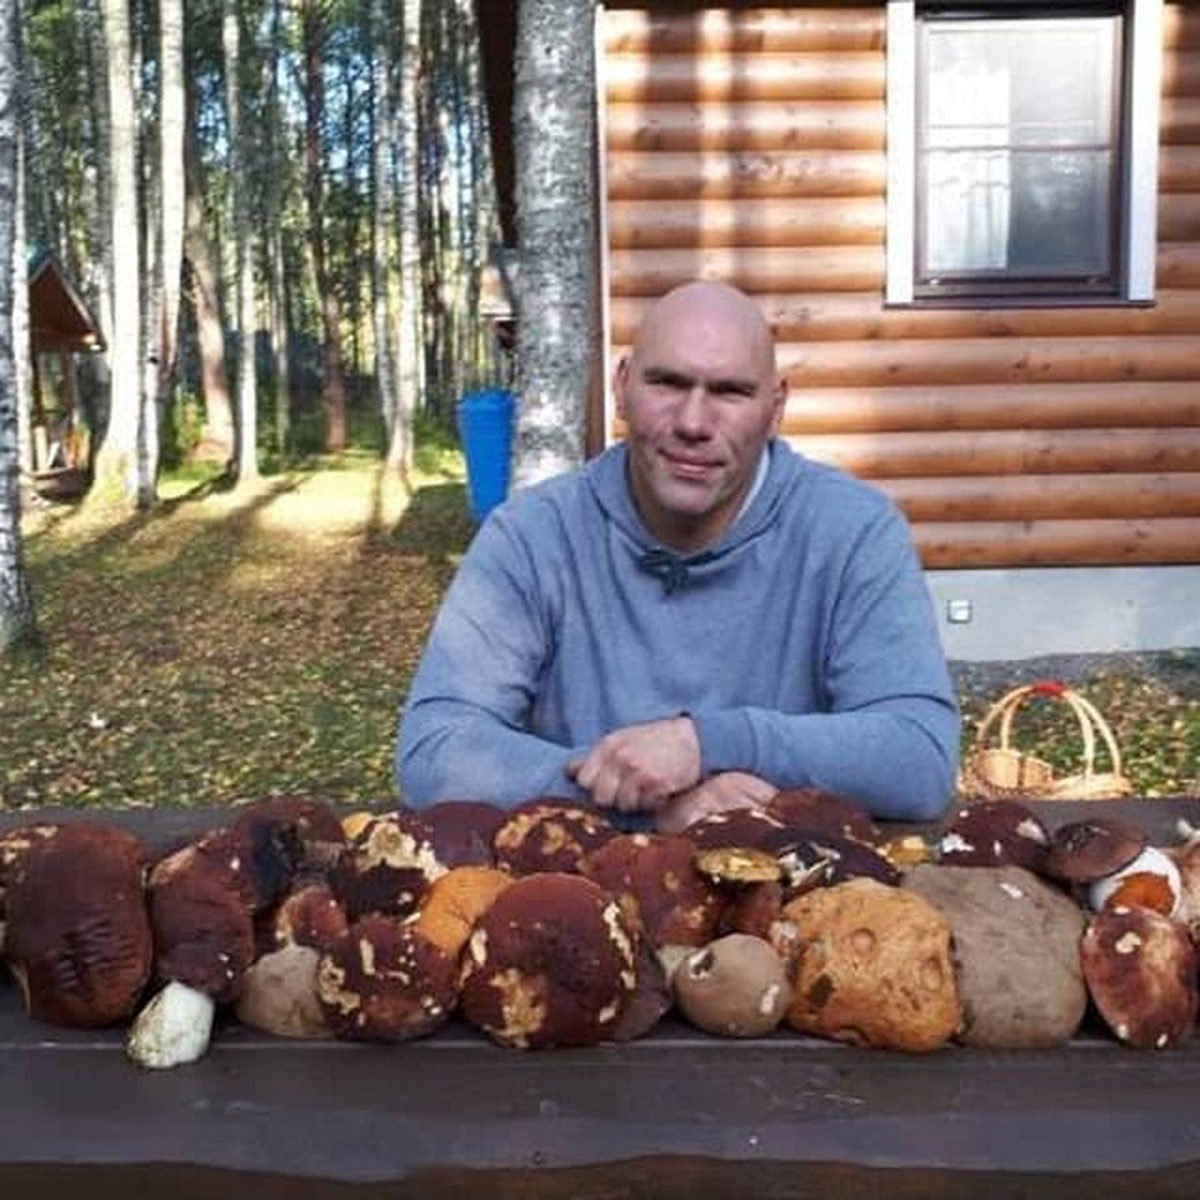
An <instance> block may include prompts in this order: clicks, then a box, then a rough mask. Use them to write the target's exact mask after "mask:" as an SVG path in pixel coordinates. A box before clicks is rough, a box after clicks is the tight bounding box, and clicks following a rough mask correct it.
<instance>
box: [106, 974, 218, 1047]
mask: <svg viewBox="0 0 1200 1200" xmlns="http://www.w3.org/2000/svg"><path fill="white" fill-rule="evenodd" d="M215 1012H216V1005H215V1004H214V1003H213V999H212V997H211V996H209V995H206V994H205V993H204V992H201V991H199V990H197V989H196V988H192V987H188V986H187V985H186V984H183V983H176V982H174V981H171V982H169V983H168V984H167V985H166V986H165V987H164V988H163V989H162V990H161V991H160V992H159V993H158V994H157V995H156V996H155V997H154V998H153V999H152V1000H151V1001H150V1003H149V1004H147V1005H146V1007H145V1008H143V1009H142V1011H141V1012H140V1013H138V1015H137V1017H136V1019H135V1020H134V1022H133V1025H132V1026H131V1027H130V1030H129V1036H128V1038H127V1039H126V1042H125V1053H126V1054H127V1055H128V1056H129V1058H130V1059H131V1060H132V1061H133V1062H134V1063H136V1064H137V1065H138V1066H139V1067H149V1068H152V1069H165V1068H169V1067H178V1066H182V1065H184V1064H185V1063H190V1062H195V1061H196V1060H197V1059H198V1058H201V1057H203V1055H204V1053H205V1052H206V1051H207V1050H208V1043H209V1039H210V1038H211V1037H212V1024H213V1015H214V1013H215Z"/></svg>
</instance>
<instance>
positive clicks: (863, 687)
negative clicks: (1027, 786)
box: [691, 507, 959, 820]
mask: <svg viewBox="0 0 1200 1200" xmlns="http://www.w3.org/2000/svg"><path fill="white" fill-rule="evenodd" d="M824 649H825V653H824V657H823V661H822V663H821V676H822V679H823V683H824V691H825V701H826V703H825V705H824V709H823V711H821V712H816V713H803V714H801V713H788V712H779V711H774V710H770V709H766V708H758V707H739V708H730V709H725V710H722V711H715V712H697V713H693V714H691V715H692V718H693V720H694V722H695V725H696V730H697V734H698V736H699V740H700V748H701V755H702V760H703V771H704V774H705V775H706V776H707V775H710V774H715V773H717V772H719V771H729V770H741V771H748V772H750V773H752V774H754V775H758V776H760V777H761V778H763V779H767V780H770V781H771V782H772V783H774V784H775V785H776V786H778V787H821V788H825V789H828V790H830V791H834V792H838V793H841V794H842V795H845V796H850V797H853V798H855V799H857V800H859V801H860V802H862V803H863V804H865V805H866V807H867V808H868V809H869V810H870V811H871V812H872V813H873V814H874V815H875V816H878V817H882V818H892V819H897V820H930V819H933V818H935V817H937V816H938V815H940V813H941V812H942V811H943V810H944V808H945V806H946V803H947V801H948V800H949V797H950V794H951V790H952V788H953V785H954V775H955V770H956V767H957V763H958V742H959V718H958V708H957V704H956V702H955V697H954V690H953V686H952V684H951V681H950V676H949V672H948V670H947V667H946V661H945V657H944V655H943V653H942V648H941V642H940V640H939V637H938V632H937V626H936V623H935V621H934V615H933V606H932V602H931V600H930V597H929V592H928V590H927V588H926V585H925V580H924V577H923V576H922V574H921V568H920V565H919V563H918V561H917V557H916V553H915V551H914V550H913V547H912V542H911V538H910V536H909V532H908V527H907V525H906V524H905V522H904V520H903V518H902V517H901V516H900V515H899V513H898V512H896V511H895V510H894V509H891V508H890V507H889V508H888V509H887V510H886V515H885V516H884V517H883V518H882V519H880V520H877V521H875V522H872V523H871V524H870V525H868V527H867V529H866V530H865V531H864V533H863V534H862V536H861V537H860V538H859V539H858V542H857V544H856V545H855V546H854V547H853V548H852V550H851V552H850V553H849V555H848V556H847V559H846V562H845V565H844V566H843V569H842V572H841V576H840V580H839V588H838V593H837V596H836V598H835V600H834V603H833V607H832V611H831V616H830V619H829V627H828V629H827V632H826V636H825V647H824ZM797 669H800V668H799V665H798V666H797Z"/></svg>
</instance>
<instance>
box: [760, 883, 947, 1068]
mask: <svg viewBox="0 0 1200 1200" xmlns="http://www.w3.org/2000/svg"><path fill="white" fill-rule="evenodd" d="M783 912H784V917H785V918H787V919H788V920H790V921H792V922H793V923H794V929H795V935H796V936H795V948H794V954H795V970H794V973H793V976H794V980H795V983H794V987H795V991H794V995H793V1000H792V1006H791V1008H790V1009H789V1011H788V1021H789V1022H790V1023H791V1025H792V1026H793V1027H794V1028H796V1029H799V1030H800V1031H801V1032H803V1033H811V1034H816V1035H818V1036H821V1037H829V1038H833V1039H834V1040H836V1041H843V1042H851V1043H853V1044H855V1045H864V1046H878V1047H882V1048H885V1049H892V1050H907V1051H910V1052H914V1053H915V1052H924V1051H930V1050H935V1049H937V1048H938V1047H939V1046H941V1045H943V1044H944V1043H945V1042H947V1041H948V1040H949V1039H950V1037H951V1036H952V1035H953V1034H954V1033H955V1031H956V1030H957V1029H958V1027H959V1024H960V1021H961V1017H962V1013H961V1009H960V1006H959V998H958V989H957V985H956V982H955V974H954V964H953V961H952V959H951V956H950V936H951V933H950V924H949V922H948V921H947V920H946V919H945V917H943V916H942V915H941V913H939V912H938V910H937V909H936V908H934V906H933V905H932V904H930V903H929V901H928V900H925V899H923V898H922V897H920V896H918V895H916V894H915V893H913V892H907V891H902V890H901V889H900V888H896V887H888V886H886V885H885V884H881V883H878V882H876V881H875V880H874V879H852V880H850V881H848V882H847V883H841V884H838V885H837V886H835V887H820V888H816V889H814V890H813V891H810V892H806V893H805V894H804V895H802V896H798V897H796V899H794V900H792V901H790V902H789V903H788V904H787V905H786V906H785V908H784V910H783Z"/></svg>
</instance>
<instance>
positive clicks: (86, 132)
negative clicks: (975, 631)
mask: <svg viewBox="0 0 1200 1200" xmlns="http://www.w3.org/2000/svg"><path fill="white" fill-rule="evenodd" d="M483 2H487V0H483ZM590 7H591V6H590V3H589V2H588V0H536V3H525V4H523V12H522V16H523V18H525V17H526V15H527V13H528V12H531V11H533V10H537V11H538V18H539V20H540V19H542V18H544V19H545V22H546V24H545V26H544V28H545V29H546V30H549V31H550V35H551V36H553V33H554V31H555V30H558V31H559V32H560V34H561V37H560V40H561V41H562V42H563V43H564V45H566V44H567V41H568V39H569V38H570V37H572V36H574V37H579V36H583V37H584V38H585V40H586V37H587V36H588V30H589V29H590V25H589V24H588V22H586V21H581V16H582V15H584V14H585V10H586V11H590ZM3 12H4V14H5V20H6V21H7V20H11V21H12V22H13V24H12V27H11V28H8V27H6V28H5V30H4V31H3V32H4V33H5V36H4V37H3V38H0V45H3V47H5V50H6V53H5V54H4V55H3V56H0V98H3V99H4V100H6V102H0V163H2V162H4V161H8V160H9V159H10V158H11V164H12V170H11V175H4V174H3V173H2V172H0V200H3V199H4V198H5V196H9V197H10V198H11V199H12V201H13V205H12V211H13V213H14V214H15V217H16V220H15V221H13V222H11V223H5V222H0V261H7V259H8V258H11V261H12V262H13V263H14V265H15V270H14V272H13V277H12V279H11V280H7V279H5V280H4V281H2V282H0V310H6V309H7V307H8V306H11V307H12V309H13V312H14V323H13V330H12V342H11V346H15V347H16V348H18V350H19V349H20V348H21V347H22V346H24V345H25V344H27V341H28V326H27V322H28V314H27V313H25V314H24V315H23V314H22V309H21V301H22V297H23V296H24V294H25V293H26V290H27V284H26V282H25V279H24V277H23V275H22V272H23V270H24V269H25V268H26V267H27V265H28V261H29V258H30V255H31V249H32V251H34V252H39V253H40V252H43V251H49V252H50V253H52V254H53V255H54V257H55V259H56V260H57V261H58V262H59V263H60V264H61V265H62V267H63V269H64V271H65V273H66V275H67V277H68V278H69V279H70V280H71V281H72V282H73V283H74V284H75V286H76V287H77V288H78V289H79V291H80V293H81V296H82V297H83V298H84V300H85V301H86V303H87V304H88V306H89V307H90V308H91V310H92V312H93V314H94V315H95V316H96V318H97V321H98V324H99V326H100V329H101V332H102V335H103V339H104V342H105V345H106V347H107V348H106V350H105V352H104V353H97V354H89V355H83V356H76V357H73V358H71V359H69V360H67V361H66V362H65V363H64V362H59V361H46V362H43V363H42V364H40V366H41V368H42V370H41V372H40V375H39V378H40V382H41V402H42V404H43V405H44V406H45V407H46V408H47V409H48V410H49V412H50V413H52V414H57V415H58V416H59V417H60V418H62V419H63V420H64V421H65V422H66V425H67V427H66V428H64V430H63V431H62V432H63V433H64V434H65V435H66V436H67V438H68V439H69V440H71V442H72V444H73V446H74V448H75V450H76V452H79V453H82V455H83V456H84V457H85V458H86V460H87V463H88V468H89V469H88V472H87V474H88V477H89V478H90V481H91V488H90V491H89V492H88V494H87V498H86V500H85V502H84V503H82V504H79V505H62V504H56V503H49V502H46V501H43V500H40V499H39V498H38V495H37V491H36V489H34V488H33V487H31V486H28V485H30V484H31V483H32V482H33V481H34V476H33V474H32V471H33V466H34V458H35V446H34V444H33V436H32V429H33V426H34V422H33V420H32V405H33V398H32V395H33V389H32V380H31V373H30V370H29V368H30V363H29V362H28V360H27V356H25V355H24V354H22V353H17V354H15V356H12V359H11V362H12V368H13V369H14V370H15V375H14V376H13V377H12V378H11V379H6V378H0V396H2V397H7V398H10V399H11V398H15V401H16V403H15V404H11V403H10V404H9V405H8V406H7V409H6V408H5V406H4V405H0V451H5V450H7V452H8V455H7V457H8V459H10V460H11V462H12V466H13V469H12V471H11V472H8V471H5V472H0V484H2V485H3V486H2V487H0V510H3V511H5V512H7V513H8V514H9V515H10V517H11V516H12V515H13V514H16V515H18V517H19V519H20V527H19V530H17V531H16V532H17V533H18V534H19V536H14V529H15V523H14V522H12V521H10V522H9V524H8V525H7V526H5V525H3V523H0V601H3V603H0V632H3V634H4V637H3V638H0V642H2V643H3V644H4V645H8V646H12V647H13V648H14V650H13V652H11V653H9V654H7V655H5V656H4V657H3V658H2V659H0V805H7V806H14V807H15V806H37V805H54V804H69V805H82V804H89V805H90V804H123V805H129V804H133V805H141V804H187V805H192V804H197V805H199V804H225V803H229V802H231V801H233V800H235V799H239V798H245V797H250V796H255V795H262V794H265V793H268V792H280V791H315V792H320V793H323V794H327V795H330V796H332V797H333V798H336V799H338V800H341V801H344V802H350V803H370V802H377V803H389V802H391V800H392V799H393V798H394V791H393V785H392V780H391V750H392V745H393V738H394V732H395V721H396V714H397V710H398V706H399V704H400V702H401V701H402V699H403V695H404V691H405V688H406V685H407V680H408V678H409V677H410V676H411V673H412V671H413V669H414V668H415V664H416V660H417V657H418V655H419V652H420V647H421V644H422V642H423V639H424V636H425V633H426V631H427V629H428V626H429V623H430V621H431V620H432V616H433V613H434V611H435V610H436V606H437V603H438V601H439V600H440V597H441V595H442V593H443V591H444V588H445V586H446V584H447V583H448V581H449V578H450V576H451V574H452V573H453V569H454V566H455V564H456V562H457V559H458V557H459V556H460V555H461V553H462V551H463V549H464V548H465V546H466V544H467V541H468V540H469V538H470V535H471V532H472V526H471V522H470V520H469V518H468V516H467V506H466V503H465V497H464V489H463V483H462V480H463V465H462V456H461V453H460V452H459V450H458V448H457V445H456V438H455V432H454V412H455V405H456V402H457V400H458V399H459V398H460V397H462V396H463V395H464V394H466V393H468V392H470V391H472V390H474V389H476V388H478V387H481V386H488V385H495V384H502V385H508V384H511V383H512V382H513V367H512V364H511V362H510V361H509V357H508V353H507V352H506V351H505V350H503V349H502V348H501V347H500V345H499V343H498V342H497V340H496V337H495V331H494V329H493V328H492V327H491V326H490V325H489V324H488V322H487V320H486V318H485V317H484V315H483V312H482V308H483V305H482V304H481V288H482V283H483V280H484V275H485V267H486V266H487V265H488V263H489V262H491V264H492V266H493V268H494V267H495V266H496V265H497V262H498V261H499V259H500V255H499V252H498V243H499V236H500V235H499V230H498V224H497V216H496V197H495V195H494V192H493V183H492V168H491V162H490V155H489V141H488V131H487V120H486V112H485V106H484V103H483V86H482V79H481V64H480V54H479V40H478V29H477V21H476V16H477V12H476V9H475V5H474V0H133V2H132V3H127V2H126V0H77V2H72V3H66V2H65V0H27V3H26V5H25V7H24V10H23V12H20V13H19V14H18V12H17V9H16V7H15V6H6V7H5V8H4V10H3ZM534 27H535V22H534V20H533V18H530V19H529V20H528V21H526V22H525V24H524V27H523V28H524V29H527V30H532V29H534ZM581 30H582V35H581V33H580V31H581ZM530 36H532V34H530ZM567 49H568V51H570V46H569V45H568V46H567ZM586 59H587V55H586V54H585V55H584V56H583V60H584V61H586ZM542 60H543V61H544V62H547V63H548V62H550V58H549V56H542ZM563 60H564V61H566V62H567V63H571V62H572V61H574V62H578V61H580V58H579V55H578V54H577V53H571V52H567V53H565V54H564V55H563ZM526 61H528V59H527V60H526ZM547 69H549V68H547ZM573 74H574V76H576V77H575V78H573V79H572V80H571V86H572V87H573V88H574V89H575V92H576V93H577V94H578V95H582V96H583V97H584V101H585V103H586V97H587V94H588V80H587V79H586V78H581V77H579V76H580V72H579V71H578V70H573ZM527 82H528V81H527ZM527 90H528V87H527ZM542 107H543V108H544V109H545V110H546V111H547V112H558V111H559V110H560V109H563V110H564V111H565V106H563V105H560V104H558V103H552V104H545V103H544V104H543V106H542ZM518 136H520V134H519V133H518ZM532 140H533V141H534V142H535V143H536V142H539V141H540V142H549V141H550V140H551V139H550V137H549V136H548V135H544V134H543V135H542V136H540V137H535V138H534V139H532ZM18 148H19V150H20V153H19V154H18V153H17V152H16V151H17V149H18ZM576 149H577V152H578V153H579V154H580V155H581V156H582V157H584V158H586V156H587V155H588V154H589V153H590V149H589V147H588V146H587V145H586V143H585V142H584V143H581V144H580V145H579V146H578V147H576ZM9 151H12V153H11V156H10V155H9V153H8V152H9ZM526 166H527V169H526V174H527V175H528V176H533V175H534V172H532V171H531V170H529V169H528V156H527V161H526ZM6 179H9V180H11V185H8V184H6V183H5V180H6ZM567 194H568V204H567V206H566V207H567V208H568V209H571V210H573V211H574V212H576V213H578V212H580V211H581V210H585V211H590V206H589V205H586V204H584V205H580V204H579V203H578V202H577V201H572V200H571V199H570V195H569V188H568V189H567ZM526 199H528V197H526ZM525 207H526V208H527V209H534V208H536V205H532V204H528V203H527V204H526V206H525ZM9 224H11V228H9V227H8V225H9ZM581 236H582V240H583V244H585V245H586V244H589V243H588V242H587V238H588V236H589V235H588V232H587V230H586V229H585V230H583V231H582V235H581ZM522 242H523V244H526V245H539V244H541V245H546V246H549V245H552V244H557V240H556V239H548V238H542V239H539V238H538V237H537V235H536V234H530V231H529V226H528V225H526V227H525V229H524V231H523V235H522ZM565 252H566V253H568V254H569V246H566V247H565ZM6 256H7V257H6ZM527 265H528V264H525V263H523V266H522V270H523V271H524V270H525V269H526V266H527ZM6 274H7V273H4V272H0V276H6ZM569 274H570V272H566V271H563V270H562V269H561V266H560V267H559V268H557V269H556V270H554V271H551V272H550V275H551V276H554V275H557V276H566V275H569ZM5 282H7V283H8V286H9V288H10V289H11V290H10V291H9V292H8V294H7V295H4V294H3V290H4V283H5ZM577 282H578V283H579V284H580V286H581V288H582V290H583V291H585V292H586V291H587V284H586V280H583V281H577ZM528 290H529V292H530V293H531V295H530V296H527V297H526V299H527V301H529V303H527V305H526V308H527V310H530V311H531V310H532V299H533V298H534V297H536V298H538V299H540V300H542V301H543V302H547V303H552V302H553V301H554V297H553V296H552V295H550V294H549V292H548V289H547V288H546V287H545V286H538V287H534V286H532V285H530V287H529V289H528ZM561 307H562V306H560V311H561ZM22 319H24V321H25V322H26V324H25V325H22ZM522 321H523V324H525V325H526V327H527V329H528V330H534V332H533V333H532V334H531V335H530V336H531V340H534V341H536V340H537V333H536V326H535V323H534V322H533V321H532V320H529V319H528V314H527V313H526V312H523V313H522ZM560 323H561V322H560ZM562 336H563V337H564V339H565V341H566V343H567V345H568V346H570V344H571V330H570V328H569V327H567V328H565V329H564V330H563V334H562ZM576 341H577V342H578V345H579V346H583V345H585V342H584V339H576ZM244 351H246V352H244ZM545 357H546V358H549V359H553V357H554V355H553V354H549V353H548V354H546V355H545ZM0 366H2V362H0ZM578 366H579V364H578V363H573V362H572V361H571V359H570V357H569V355H567V356H565V357H563V359H562V361H561V362H560V364H559V369H560V370H562V371H564V372H565V373H566V375H567V376H568V377H570V376H572V375H575V376H581V375H582V372H581V371H580V370H579V369H578ZM56 372H57V373H56ZM65 372H70V378H68V377H67V376H66V374H65ZM524 382H525V388H524V393H525V400H524V406H528V403H529V397H530V395H531V394H532V392H533V390H534V383H535V382H536V381H534V380H532V378H531V377H530V376H529V375H526V377H525V380H524ZM71 398H74V399H75V400H76V403H74V404H68V403H67V401H68V400H69V399H71ZM541 423H542V425H544V426H547V427H552V426H553V427H557V428H559V429H563V428H571V427H572V425H573V422H572V421H571V419H570V417H569V414H567V415H565V416H564V415H563V414H561V413H560V414H558V418H557V420H552V421H549V422H547V421H542V422H541ZM578 424H579V423H578V422H575V423H574V425H578ZM0 457H2V455H0ZM22 468H23V470H24V476H23V478H24V480H25V483H26V485H27V486H26V487H25V489H24V497H25V504H24V508H23V510H22V508H21V507H20V505H19V497H20V495H21V490H20V489H19V488H18V486H17V479H18V478H19V475H18V470H19V469H22ZM41 482H42V483H46V482H48V481H47V480H45V479H43V480H42V481H41ZM42 490H43V491H45V490H48V489H47V488H45V487H43V489H42ZM22 514H23V515H22ZM6 529H7V531H8V532H7V534H6ZM35 598H36V615H35V603H34V601H35ZM956 670H957V673H958V681H959V684H960V692H961V695H962V698H963V708H964V721H965V723H966V724H965V730H966V734H967V739H968V742H969V739H970V736H971V731H972V729H973V725H974V722H975V720H977V719H978V717H979V716H980V715H981V713H982V711H983V709H984V708H986V705H987V703H988V701H989V700H991V699H994V698H995V697H996V696H997V695H998V694H999V693H1000V691H1002V690H1004V687H1006V686H1007V685H1008V684H1010V683H1013V682H1017V681H1019V680H1020V679H1023V678H1033V677H1037V675H1039V674H1045V673H1047V672H1048V671H1051V670H1052V671H1053V672H1054V673H1057V674H1062V675H1067V676H1068V677H1070V678H1072V679H1073V680H1074V681H1075V682H1077V683H1079V684H1080V685H1081V686H1084V687H1086V688H1087V689H1088V691H1089V694H1090V695H1091V696H1092V698H1093V699H1095V700H1096V701H1097V703H1098V704H1099V705H1100V707H1101V708H1102V710H1104V711H1105V712H1106V713H1108V715H1109V716H1110V718H1111V719H1112V721H1113V724H1114V727H1115V728H1116V731H1117V733H1118V737H1119V738H1120V740H1121V744H1122V746H1123V748H1124V749H1125V751H1126V755H1127V763H1126V767H1127V771H1128V773H1129V774H1130V775H1131V776H1132V777H1133V779H1134V781H1135V785H1136V787H1137V789H1138V791H1139V792H1140V793H1142V794H1146V795H1152V794H1169V793H1177V792H1182V791H1188V790H1196V786H1197V785H1196V774H1197V762H1198V761H1200V686H1198V685H1197V680H1198V679H1200V654H1198V653H1197V652H1195V651H1179V652H1176V653H1172V654H1165V655H1155V656H1141V657H1139V658H1131V657H1128V656H1126V657H1122V658H1119V659H1105V660H1098V661H1086V662H1084V661H1073V662H1070V663H1052V664H1047V663H1025V664H991V665H989V666H988V667H986V668H984V667H981V666H971V665H967V664H957V665H956ZM1022 729H1023V731H1024V732H1023V736H1024V737H1026V738H1029V739H1031V740H1033V741H1036V742H1038V743H1039V745H1040V746H1041V747H1042V748H1043V749H1044V750H1045V752H1046V754H1047V756H1048V757H1050V758H1051V759H1052V760H1054V761H1056V762H1059V763H1061V764H1063V765H1064V767H1065V766H1066V765H1067V764H1073V760H1074V759H1075V758H1076V757H1077V754H1078V738H1077V735H1076V732H1075V731H1074V730H1073V728H1072V726H1071V724H1070V721H1069V719H1064V718H1063V716H1062V715H1061V714H1057V713H1055V712H1054V711H1052V710H1050V709H1049V708H1048V707H1043V708H1035V709H1034V710H1033V711H1032V712H1031V714H1030V716H1029V717H1028V718H1027V722H1026V723H1025V724H1023V726H1022Z"/></svg>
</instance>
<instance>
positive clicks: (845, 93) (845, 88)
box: [601, 52, 884, 103]
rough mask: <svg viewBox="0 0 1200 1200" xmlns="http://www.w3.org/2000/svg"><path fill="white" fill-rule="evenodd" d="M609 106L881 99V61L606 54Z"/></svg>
mask: <svg viewBox="0 0 1200 1200" xmlns="http://www.w3.org/2000/svg"><path fill="white" fill-rule="evenodd" d="M601 86H602V87H603V88H604V94H605V99H606V100H607V101H608V102H610V103H611V102H614V101H630V100H643V101H644V100H655V101H658V100H668V101H694V100H725V101H730V100H882V99H883V93H884V56H883V54H882V52H873V53H862V54H849V53H847V54H821V53H817V54H752V55H745V56H728V57H721V56H715V55H713V56H708V57H702V58H696V57H693V56H692V55H691V54H655V55H653V56H643V55H637V54H612V55H606V56H605V57H604V59H603V61H602V63H601Z"/></svg>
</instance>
